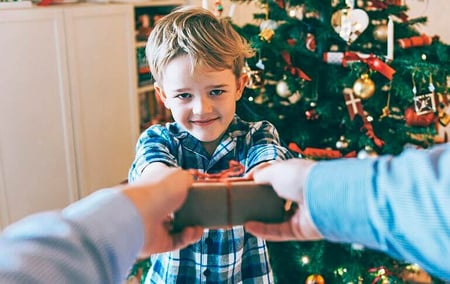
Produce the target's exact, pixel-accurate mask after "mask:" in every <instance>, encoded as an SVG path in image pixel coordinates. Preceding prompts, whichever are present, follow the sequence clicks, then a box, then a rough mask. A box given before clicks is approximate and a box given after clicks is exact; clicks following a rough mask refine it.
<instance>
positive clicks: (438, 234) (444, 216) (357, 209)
mask: <svg viewBox="0 0 450 284" xmlns="http://www.w3.org/2000/svg"><path fill="white" fill-rule="evenodd" d="M325 177H326V178H325ZM305 198H306V202H307V206H308V207H309V209H310V212H311V217H312V219H313V221H314V223H315V224H316V226H317V228H318V229H319V231H320V232H321V233H322V235H323V236H324V237H325V238H326V239H328V240H330V241H338V242H347V243H359V244H362V245H365V246H366V247H369V248H374V249H378V250H381V251H384V252H386V253H388V254H390V255H391V256H393V257H395V258H397V259H403V260H406V261H408V262H412V263H417V264H418V265H419V266H421V267H422V268H423V269H425V270H426V271H428V272H429V273H431V274H433V275H434V276H437V277H439V278H441V279H445V280H450V265H449V264H448V260H449V259H450V144H445V145H440V146H436V147H434V148H433V149H432V150H406V151H405V152H404V153H402V154H401V155H399V156H397V157H390V156H385V157H381V158H379V159H365V160H357V159H350V160H335V161H325V162H319V163H318V164H316V165H315V166H314V167H313V168H312V170H311V173H310V175H309V177H308V180H307V183H306V185H305Z"/></svg>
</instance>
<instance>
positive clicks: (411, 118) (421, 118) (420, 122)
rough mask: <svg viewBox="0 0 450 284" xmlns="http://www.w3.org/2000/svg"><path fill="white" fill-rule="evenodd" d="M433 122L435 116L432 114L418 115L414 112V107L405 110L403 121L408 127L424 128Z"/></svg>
mask: <svg viewBox="0 0 450 284" xmlns="http://www.w3.org/2000/svg"><path fill="white" fill-rule="evenodd" d="M435 120H436V114H435V113H434V112H429V113H426V114H422V115H419V114H418V113H417V112H416V111H415V109H414V106H411V107H409V108H407V109H406V110H405V121H406V124H407V125H409V126H420V127H425V126H429V125H431V124H432V123H433V122H434V121H435Z"/></svg>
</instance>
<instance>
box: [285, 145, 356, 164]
mask: <svg viewBox="0 0 450 284" xmlns="http://www.w3.org/2000/svg"><path fill="white" fill-rule="evenodd" d="M288 148H289V149H290V150H292V151H294V152H296V153H298V154H301V155H302V156H304V157H307V158H311V159H318V160H320V159H339V158H351V157H356V152H355V151H352V152H350V153H348V154H345V155H342V153H341V152H339V151H338V150H331V149H320V148H311V147H307V148H305V150H302V149H300V147H299V146H298V145H297V144H295V143H294V142H291V143H289V145H288Z"/></svg>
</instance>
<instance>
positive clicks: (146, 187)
mask: <svg viewBox="0 0 450 284" xmlns="http://www.w3.org/2000/svg"><path fill="white" fill-rule="evenodd" d="M192 183H193V178H192V176H191V175H190V174H189V173H188V172H187V171H183V170H181V169H178V168H166V169H164V170H163V171H161V172H160V174H159V175H148V174H147V175H143V176H142V177H141V178H140V179H139V180H138V181H136V182H135V183H133V184H130V185H128V186H127V187H125V189H124V190H123V193H124V194H125V195H126V196H127V197H128V198H130V200H131V201H132V202H133V204H134V205H135V206H136V208H137V210H138V211H139V214H140V215H141V218H142V222H143V224H144V234H145V239H144V246H143V248H142V251H141V255H139V257H140V258H145V257H148V256H149V255H150V254H154V253H160V252H166V251H172V250H175V249H179V248H182V247H185V246H187V245H189V244H191V243H194V242H196V241H198V240H199V239H200V237H201V235H202V233H203V228H201V227H186V228H185V229H184V230H183V231H182V232H180V233H171V231H170V229H171V228H170V223H169V221H170V220H168V216H169V215H170V214H171V213H173V212H174V211H176V210H177V209H178V208H180V207H181V205H182V204H183V202H184V200H185V199H186V196H187V193H188V189H189V187H190V186H191V185H192Z"/></svg>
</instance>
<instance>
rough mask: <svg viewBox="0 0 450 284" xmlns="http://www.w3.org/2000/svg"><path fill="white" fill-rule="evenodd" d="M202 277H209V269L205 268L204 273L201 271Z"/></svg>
mask: <svg viewBox="0 0 450 284" xmlns="http://www.w3.org/2000/svg"><path fill="white" fill-rule="evenodd" d="M203 275H205V276H206V277H208V276H209V275H211V270H209V268H206V269H205V271H203Z"/></svg>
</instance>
